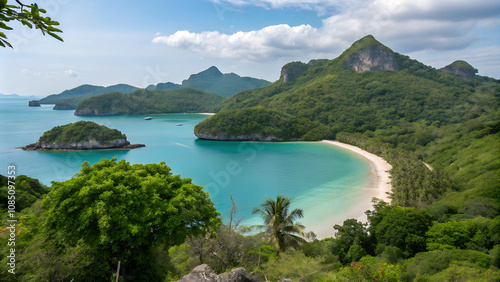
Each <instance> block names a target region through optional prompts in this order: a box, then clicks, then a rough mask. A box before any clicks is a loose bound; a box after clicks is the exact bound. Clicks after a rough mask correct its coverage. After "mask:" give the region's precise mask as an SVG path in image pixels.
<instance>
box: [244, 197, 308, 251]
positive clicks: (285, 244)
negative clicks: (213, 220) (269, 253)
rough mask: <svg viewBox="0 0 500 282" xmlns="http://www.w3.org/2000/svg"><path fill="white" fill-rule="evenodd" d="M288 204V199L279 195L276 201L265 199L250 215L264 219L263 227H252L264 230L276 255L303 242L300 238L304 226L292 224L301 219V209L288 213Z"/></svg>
mask: <svg viewBox="0 0 500 282" xmlns="http://www.w3.org/2000/svg"><path fill="white" fill-rule="evenodd" d="M290 202H291V199H290V198H287V197H285V196H283V195H279V196H278V197H277V198H276V201H275V200H273V199H270V198H267V199H266V200H265V201H264V202H263V203H262V204H261V205H260V207H259V208H254V209H253V211H252V214H259V215H260V216H261V217H262V219H264V225H254V227H255V228H259V229H264V232H265V233H266V235H267V236H269V239H270V241H271V242H273V243H274V245H275V247H276V250H277V251H278V253H280V252H284V251H286V250H287V249H288V248H290V247H296V246H298V245H299V244H300V243H302V242H305V240H304V238H302V236H304V228H305V227H304V225H302V224H300V223H295V222H294V221H295V220H296V219H298V218H301V217H303V215H302V209H294V210H293V211H291V212H290V213H289V209H290Z"/></svg>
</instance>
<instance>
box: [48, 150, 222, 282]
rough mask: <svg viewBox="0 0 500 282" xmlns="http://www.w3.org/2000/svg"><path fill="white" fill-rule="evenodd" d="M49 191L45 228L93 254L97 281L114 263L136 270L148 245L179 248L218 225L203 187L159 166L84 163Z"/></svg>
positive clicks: (150, 247) (108, 271)
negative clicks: (188, 239)
mask: <svg viewBox="0 0 500 282" xmlns="http://www.w3.org/2000/svg"><path fill="white" fill-rule="evenodd" d="M52 190H53V191H52V192H51V193H50V194H47V196H46V197H45V199H44V201H43V203H42V206H43V207H44V208H45V209H46V212H45V216H46V219H47V228H48V229H49V230H57V231H58V232H62V234H64V235H63V238H64V239H65V241H66V242H69V243H71V244H77V243H78V242H79V241H81V242H83V243H84V244H85V245H86V246H88V247H89V248H90V249H91V250H94V252H93V254H94V255H91V257H92V259H93V261H94V262H95V265H93V266H92V269H93V271H95V273H102V275H103V276H101V277H100V278H103V277H104V278H109V276H106V275H109V273H111V269H113V267H116V263H117V262H118V261H121V262H122V265H124V266H126V265H129V266H130V265H132V266H134V268H135V269H138V268H140V267H139V265H141V263H145V262H144V261H141V260H142V259H144V257H148V256H149V255H150V253H149V252H148V250H151V249H152V247H153V246H157V245H164V246H173V245H177V244H180V243H182V242H184V240H185V239H186V238H187V237H188V236H196V235H201V234H204V233H206V232H208V231H209V230H215V229H216V228H217V227H218V225H219V223H220V219H219V213H218V212H217V211H216V209H215V207H214V205H213V203H212V202H211V201H210V199H209V197H208V194H207V193H206V192H204V191H203V190H202V187H200V186H198V185H195V184H193V183H191V179H190V178H181V177H180V176H179V175H173V174H172V173H171V172H170V168H169V167H168V166H167V165H166V164H165V163H164V162H162V163H160V164H147V165H142V164H135V165H130V164H129V163H128V162H126V161H125V160H121V161H117V160H116V158H113V159H111V160H107V159H103V160H101V161H100V162H99V163H96V164H94V165H92V166H91V165H89V164H88V163H86V162H85V163H83V165H82V169H81V171H80V172H79V173H78V174H77V175H76V176H75V177H73V178H72V179H70V180H67V181H65V182H53V183H52ZM97 261H101V262H105V264H104V265H99V264H98V263H97ZM143 267H144V266H143ZM96 279H97V277H96Z"/></svg>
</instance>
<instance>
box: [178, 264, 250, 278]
mask: <svg viewBox="0 0 500 282" xmlns="http://www.w3.org/2000/svg"><path fill="white" fill-rule="evenodd" d="M179 281H180V282H203V281H205V282H233V281H234V282H257V280H256V279H254V278H252V277H251V276H250V275H248V273H247V272H246V271H245V269H243V268H241V267H239V268H235V269H233V270H231V272H229V273H222V274H219V275H217V274H215V272H214V271H213V270H212V268H210V266H208V265H206V264H202V265H199V266H197V267H195V268H194V269H193V271H192V272H191V273H189V274H188V275H186V276H184V277H183V278H182V279H181V280H179Z"/></svg>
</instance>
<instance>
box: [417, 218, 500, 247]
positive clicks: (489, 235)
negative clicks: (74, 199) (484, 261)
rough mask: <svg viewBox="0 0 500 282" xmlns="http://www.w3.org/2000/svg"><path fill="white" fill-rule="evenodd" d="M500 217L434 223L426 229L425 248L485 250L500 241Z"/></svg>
mask: <svg viewBox="0 0 500 282" xmlns="http://www.w3.org/2000/svg"><path fill="white" fill-rule="evenodd" d="M499 230H500V217H497V218H495V219H494V220H492V219H487V218H482V217H477V218H474V219H468V220H462V221H448V222H444V223H435V224H434V225H433V226H432V227H431V228H430V229H429V231H427V234H426V235H427V249H428V250H429V251H433V250H442V251H443V250H454V249H469V250H478V251H483V252H485V251H487V250H489V249H491V248H493V246H494V245H495V244H499V243H500V237H499V236H500V235H499V233H498V231H499Z"/></svg>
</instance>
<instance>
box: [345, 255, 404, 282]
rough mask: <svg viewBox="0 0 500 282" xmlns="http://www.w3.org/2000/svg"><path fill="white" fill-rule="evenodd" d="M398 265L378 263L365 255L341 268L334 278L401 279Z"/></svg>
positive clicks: (365, 279)
mask: <svg viewBox="0 0 500 282" xmlns="http://www.w3.org/2000/svg"><path fill="white" fill-rule="evenodd" d="M400 277H401V269H400V267H399V266H398V265H393V264H387V263H380V262H377V260H376V259H375V258H374V257H372V256H365V257H363V258H361V259H360V260H359V261H353V262H352V263H351V264H350V266H346V267H344V268H342V269H341V270H340V271H339V272H338V273H337V274H336V278H337V279H338V280H341V281H402V280H401V278H400Z"/></svg>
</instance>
